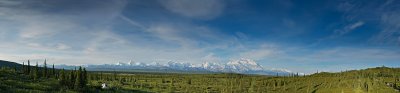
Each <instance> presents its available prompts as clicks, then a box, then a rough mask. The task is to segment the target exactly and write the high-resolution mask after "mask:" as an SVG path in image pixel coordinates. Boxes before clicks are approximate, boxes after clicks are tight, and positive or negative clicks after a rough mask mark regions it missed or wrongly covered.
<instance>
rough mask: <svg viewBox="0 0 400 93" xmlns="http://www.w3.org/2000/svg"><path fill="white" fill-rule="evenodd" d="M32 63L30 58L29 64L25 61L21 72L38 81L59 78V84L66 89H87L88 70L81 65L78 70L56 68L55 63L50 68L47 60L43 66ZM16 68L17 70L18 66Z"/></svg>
mask: <svg viewBox="0 0 400 93" xmlns="http://www.w3.org/2000/svg"><path fill="white" fill-rule="evenodd" d="M30 64H31V63H30V60H28V62H27V65H25V63H23V64H22V68H21V72H22V73H23V74H25V75H28V76H29V77H30V78H31V79H33V80H34V81H36V82H40V80H41V79H48V78H54V79H57V80H58V81H59V84H60V85H61V86H63V88H65V89H73V90H76V91H84V90H87V89H86V88H87V82H88V79H87V71H86V69H85V68H82V67H81V66H80V67H79V69H78V70H77V69H76V68H75V69H74V70H64V69H61V70H56V69H55V68H54V64H53V65H52V68H48V67H47V63H46V60H45V61H44V63H43V66H42V67H39V65H38V63H37V62H36V65H35V66H31V65H30ZM15 70H16V71H17V69H16V68H15Z"/></svg>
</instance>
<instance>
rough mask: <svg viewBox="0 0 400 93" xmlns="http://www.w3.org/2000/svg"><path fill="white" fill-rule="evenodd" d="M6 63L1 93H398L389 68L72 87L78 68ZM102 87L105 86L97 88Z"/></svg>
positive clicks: (153, 78)
mask: <svg viewBox="0 0 400 93" xmlns="http://www.w3.org/2000/svg"><path fill="white" fill-rule="evenodd" d="M5 62H6V61H2V62H1V64H14V65H2V68H1V70H0V79H1V80H0V92H22V93H28V92H39V93H40V92H68V93H71V92H72V93H73V92H184V93H185V92H189V93H192V92H212V93H261V92H269V93H396V92H398V91H399V89H400V86H399V85H400V81H399V79H400V78H399V77H400V69H399V68H388V67H376V68H368V69H362V70H351V71H344V72H338V73H329V72H320V73H316V74H312V75H298V74H292V75H289V76H266V75H245V74H235V73H214V74H182V73H144V72H140V73H136V72H129V73H126V72H116V71H93V72H87V74H84V75H83V76H82V77H86V79H81V80H83V81H85V82H86V83H84V85H82V87H83V88H79V89H76V87H74V86H76V85H77V84H78V83H77V82H80V81H78V79H76V80H73V79H75V78H78V76H79V75H82V74H77V73H80V72H81V71H80V70H65V71H64V70H60V69H56V70H54V74H49V75H48V76H42V77H39V78H32V76H31V74H25V73H26V70H22V69H21V68H17V69H15V68H13V66H16V65H15V64H16V63H13V62H6V63H5ZM18 65H19V66H21V67H27V66H22V65H20V64H18ZM31 67H32V68H33V66H31ZM25 69H26V68H25ZM49 69H50V68H49ZM38 71H39V72H40V71H45V70H44V68H40V69H38ZM49 71H51V70H49ZM84 73H86V71H85V72H84ZM41 75H45V74H41ZM79 77H80V76H79ZM70 80H72V81H70ZM103 83H105V84H107V88H105V89H102V88H101V84H103ZM68 84H71V85H68ZM79 84H81V83H79Z"/></svg>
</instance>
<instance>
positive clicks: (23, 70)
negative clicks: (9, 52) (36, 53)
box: [21, 62, 26, 74]
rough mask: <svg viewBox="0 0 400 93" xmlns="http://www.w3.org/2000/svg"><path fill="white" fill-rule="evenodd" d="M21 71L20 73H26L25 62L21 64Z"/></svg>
mask: <svg viewBox="0 0 400 93" xmlns="http://www.w3.org/2000/svg"><path fill="white" fill-rule="evenodd" d="M21 69H22V73H23V74H26V72H25V62H22V68H21Z"/></svg>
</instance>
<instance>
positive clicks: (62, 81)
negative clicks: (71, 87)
mask: <svg viewBox="0 0 400 93" xmlns="http://www.w3.org/2000/svg"><path fill="white" fill-rule="evenodd" d="M59 79H60V84H61V85H67V84H66V79H65V71H64V69H62V70H61V72H60V77H59Z"/></svg>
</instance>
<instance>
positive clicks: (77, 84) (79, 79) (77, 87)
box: [74, 67, 83, 90]
mask: <svg viewBox="0 0 400 93" xmlns="http://www.w3.org/2000/svg"><path fill="white" fill-rule="evenodd" d="M82 80H83V79H82V67H79V70H78V71H77V72H76V78H75V84H74V89H75V90H81V89H82V87H83V81H82Z"/></svg>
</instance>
